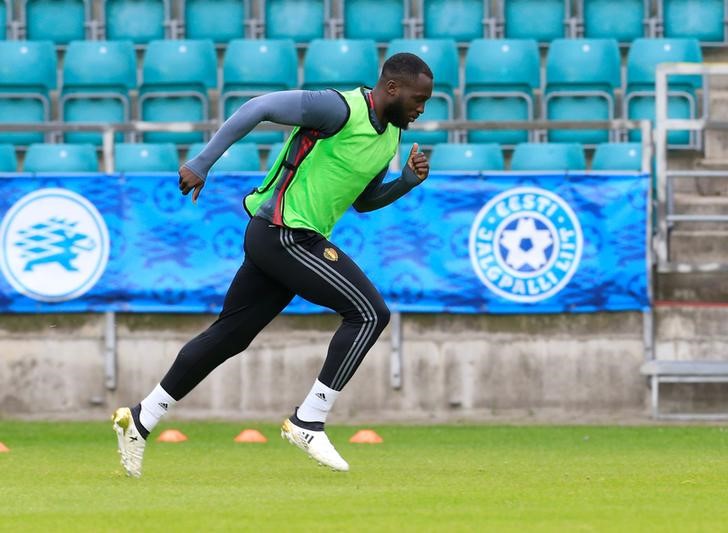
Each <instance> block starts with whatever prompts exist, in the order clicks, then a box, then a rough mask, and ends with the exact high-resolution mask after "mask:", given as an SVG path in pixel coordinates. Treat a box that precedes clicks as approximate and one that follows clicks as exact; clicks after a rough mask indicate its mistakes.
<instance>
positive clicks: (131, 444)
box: [111, 407, 147, 477]
mask: <svg viewBox="0 0 728 533" xmlns="http://www.w3.org/2000/svg"><path fill="white" fill-rule="evenodd" d="M111 420H112V421H113V422H114V431H116V436H117V438H118V441H119V455H120V456H121V466H123V467H124V470H125V471H126V475H127V476H131V477H141V475H142V459H143V458H144V446H145V445H146V443H147V441H145V440H144V437H142V436H141V435H140V434H139V431H138V430H137V428H136V426H135V425H134V419H133V418H132V416H131V410H130V409H129V408H128V407H120V408H119V409H117V410H116V411H114V414H113V415H111Z"/></svg>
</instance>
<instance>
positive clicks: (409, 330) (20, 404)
mask: <svg viewBox="0 0 728 533" xmlns="http://www.w3.org/2000/svg"><path fill="white" fill-rule="evenodd" d="M212 318H213V317H211V316H190V315H118V323H117V335H118V346H117V353H118V387H117V389H116V390H115V391H108V390H107V389H106V388H105V386H104V371H103V365H104V358H103V353H104V318H103V315H21V316H18V315H2V316H0V417H40V418H48V417H51V418H103V417H106V416H108V413H109V412H110V411H111V410H112V409H113V408H114V407H115V406H117V405H128V404H132V403H136V402H137V401H139V400H140V399H141V398H142V397H143V396H144V395H146V394H147V393H148V392H149V390H151V388H152V387H154V385H155V384H156V383H157V382H158V381H159V380H160V379H161V377H162V376H163V374H164V373H165V372H166V370H167V369H168V368H169V365H170V364H171V362H172V361H173V360H174V358H175V356H176V354H177V352H178V350H179V349H180V347H181V346H182V345H183V344H184V343H185V342H186V341H187V340H188V339H190V338H191V337H193V336H194V335H196V334H197V333H198V332H199V331H202V330H203V329H204V328H205V327H206V326H207V325H208V324H209V323H210V322H211V320H212ZM726 319H728V307H727V306H724V305H717V306H713V307H704V306H698V307H694V306H693V307H691V306H686V307H672V306H670V307H658V308H657V320H656V331H657V338H658V343H657V354H658V357H660V358H665V359H726V358H728V353H727V352H728V331H727V330H726V329H725V323H726ZM337 325H338V319H337V317H335V316H331V315H329V316H311V317H304V316H282V317H278V318H277V319H276V320H274V321H273V323H272V324H271V325H270V326H268V328H267V329H266V330H265V331H264V332H263V333H262V334H261V335H260V336H259V337H258V338H257V339H256V340H255V341H254V342H253V344H252V345H251V346H250V348H249V349H248V350H247V351H246V352H245V353H244V354H242V355H240V356H236V357H234V358H232V359H231V360H229V361H227V362H226V363H224V364H223V365H222V366H221V367H219V368H218V369H217V370H216V371H215V372H213V373H212V374H211V375H210V376H209V377H208V378H207V380H205V381H204V382H203V383H202V384H201V385H200V386H199V387H198V388H197V389H195V390H194V391H193V392H192V393H191V394H190V395H189V396H188V397H186V398H185V399H184V400H183V401H182V402H181V403H180V404H179V406H178V407H176V408H175V410H174V411H173V413H174V416H177V417H183V418H196V417H210V416H212V417H219V418H234V419H243V418H245V419H260V420H277V419H279V418H281V417H282V416H284V415H286V414H287V413H289V412H290V411H291V409H292V408H293V406H295V405H297V404H298V403H299V402H300V401H301V400H302V399H303V397H304V396H305V395H306V393H307V392H308V389H309V387H310V386H311V383H312V382H313V379H314V378H315V377H316V375H317V373H318V370H319V368H320V366H321V363H322V361H323V357H324V355H325V353H326V347H327V345H328V342H329V339H330V338H331V334H332V332H333V331H334V329H335V328H336V327H337ZM402 331H403V368H402V385H401V388H400V389H394V388H392V386H391V384H390V370H391V367H390V354H391V328H388V329H387V330H386V331H385V332H384V334H383V335H382V337H381V338H380V340H379V341H378V342H377V344H376V345H375V347H374V348H373V350H372V351H371V352H370V353H369V355H368V356H367V358H366V359H365V361H364V363H363V364H362V366H361V368H360V369H359V371H358V372H357V374H356V375H355V376H354V378H353V379H352V381H351V382H350V383H349V385H348V386H347V387H346V389H345V392H344V393H343V394H342V395H341V397H340V399H339V401H338V403H337V405H336V407H335V409H334V413H333V414H332V418H331V420H332V421H334V422H336V421H344V420H359V421H364V420H370V421H379V420H397V421H460V420H471V421H481V420H516V421H523V420H534V421H548V422H553V421H558V422H583V421H612V422H625V421H646V420H648V410H647V398H648V393H649V389H648V387H647V383H646V380H645V378H644V377H642V376H641V375H640V373H639V367H640V365H641V363H642V361H643V344H642V335H643V329H642V315H641V314H640V313H597V314H580V315H520V316H469V315H467V316H463V315H405V316H404V317H403V320H402ZM662 397H663V400H664V406H665V407H666V408H667V409H671V408H674V409H682V410H690V409H692V408H697V409H702V410H705V409H712V410H716V409H717V410H720V409H722V410H723V411H728V387H726V386H725V385H712V386H694V385H687V386H686V385H680V386H665V387H664V388H663V389H662Z"/></svg>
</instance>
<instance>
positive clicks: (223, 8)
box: [182, 0, 248, 44]
mask: <svg viewBox="0 0 728 533" xmlns="http://www.w3.org/2000/svg"><path fill="white" fill-rule="evenodd" d="M182 12H183V13H184V22H183V24H184V28H185V38H187V39H211V40H212V41H214V42H215V43H216V44H227V42H228V41H230V40H232V39H242V38H243V37H245V26H246V21H247V19H248V13H246V2H245V1H244V0H185V2H184V10H183V11H182Z"/></svg>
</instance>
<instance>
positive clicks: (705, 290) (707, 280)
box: [654, 272, 728, 303]
mask: <svg viewBox="0 0 728 533" xmlns="http://www.w3.org/2000/svg"><path fill="white" fill-rule="evenodd" d="M654 296H655V300H656V301H675V302H680V301H682V302H705V303H724V302H728V273H724V272H723V273H717V272H716V273H712V272H711V273H693V274H683V273H674V272H670V273H659V274H657V275H656V276H655V295H654Z"/></svg>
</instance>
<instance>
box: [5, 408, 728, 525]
mask: <svg viewBox="0 0 728 533" xmlns="http://www.w3.org/2000/svg"><path fill="white" fill-rule="evenodd" d="M246 426H248V427H251V426H252V427H256V428H258V429H260V430H261V431H262V432H263V433H264V434H265V435H266V436H267V437H268V439H269V442H268V443H267V444H236V443H234V442H233V438H234V436H235V435H236V434H237V433H238V432H239V431H240V430H241V429H243V428H244V427H246ZM165 427H166V428H169V427H176V428H178V429H180V430H181V431H183V432H184V433H185V434H187V435H188V437H189V441H187V442H184V443H179V444H163V443H157V442H150V443H149V445H148V447H147V452H146V457H145V465H144V476H143V477H142V478H141V479H138V480H137V479H130V478H127V477H125V476H124V475H123V474H122V470H121V467H120V466H119V462H118V458H117V453H116V436H115V434H114V433H113V432H112V431H111V426H110V424H107V423H104V424H102V423H69V422H53V423H50V422H10V421H0V441H1V442H4V443H5V444H6V445H7V446H8V447H9V448H10V449H11V451H10V452H9V453H0V531H13V532H15V531H17V532H25V531H94V532H96V531H128V532H136V531H174V532H177V531H307V532H320V531H337V532H340V531H368V532H374V531H393V532H394V531H397V532H399V531H438V532H442V531H444V532H449V531H499V532H500V531H620V532H625V531H680V532H682V531H711V532H713V531H728V429H727V428H723V427H718V426H716V427H706V426H693V427H677V426H672V427H656V426H649V427H594V426H579V427H544V426H523V427H510V426H489V425H481V426H436V427H430V426H393V425H383V426H375V428H374V429H376V430H377V431H378V432H379V434H380V435H382V437H383V438H384V443H383V444H379V445H366V444H358V445H357V444H350V443H348V442H347V441H348V438H349V437H350V436H351V435H352V434H353V433H354V431H355V430H356V429H357V428H355V427H342V426H332V427H331V428H329V430H328V432H329V434H330V436H331V438H332V441H333V442H334V443H335V444H336V445H337V447H338V449H339V450H340V452H341V453H342V455H343V456H344V457H345V458H346V459H347V460H348V461H349V463H350V464H351V472H349V473H335V472H331V471H329V470H325V469H324V468H322V467H319V466H317V465H316V464H315V463H314V462H313V461H311V460H309V459H308V458H307V457H306V456H305V455H304V454H303V453H302V452H301V451H299V450H297V449H295V448H293V447H292V446H291V445H290V444H288V443H285V442H283V441H282V440H281V439H280V438H279V437H278V431H277V428H276V427H275V426H273V425H265V424H255V425H251V424H236V423H200V422H179V423H174V424H166V425H165V426H164V427H161V428H160V429H164V428H165ZM156 434H158V432H157V433H155V435H156Z"/></svg>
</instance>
